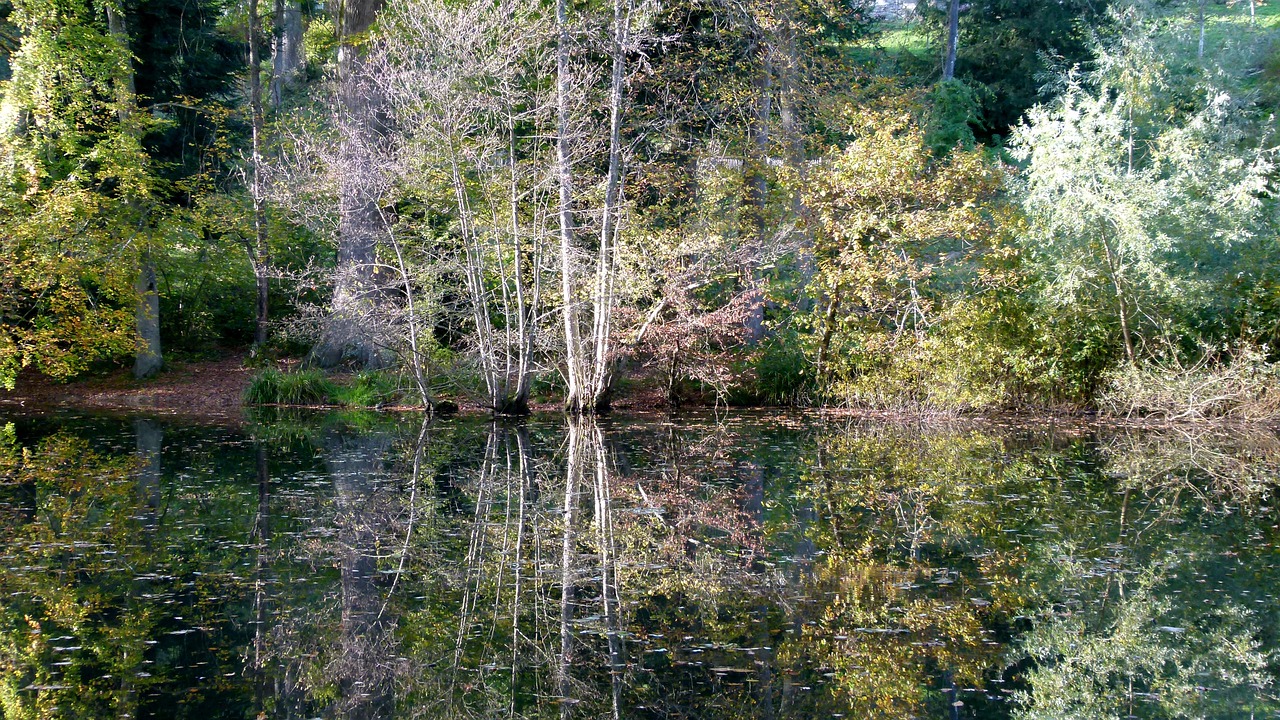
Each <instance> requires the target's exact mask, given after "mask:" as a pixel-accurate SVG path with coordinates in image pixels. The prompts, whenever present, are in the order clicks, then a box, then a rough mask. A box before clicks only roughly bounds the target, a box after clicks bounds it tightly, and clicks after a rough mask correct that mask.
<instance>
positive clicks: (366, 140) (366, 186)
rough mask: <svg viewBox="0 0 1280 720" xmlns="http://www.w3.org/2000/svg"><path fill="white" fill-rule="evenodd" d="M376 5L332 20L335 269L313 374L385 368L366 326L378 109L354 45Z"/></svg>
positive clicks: (355, 0)
mask: <svg viewBox="0 0 1280 720" xmlns="http://www.w3.org/2000/svg"><path fill="white" fill-rule="evenodd" d="M382 6H383V0H347V2H345V3H343V5H342V6H341V7H342V16H341V18H340V23H339V24H340V28H339V31H340V38H341V44H340V45H339V47H338V77H339V85H340V88H339V93H340V96H341V105H342V107H341V114H342V117H341V120H340V122H341V124H342V125H343V126H344V127H343V139H342V141H341V142H342V147H341V149H340V151H339V154H340V156H341V160H340V163H341V173H342V177H341V178H340V179H339V183H338V185H339V187H338V194H339V213H340V217H339V220H338V262H337V269H336V277H335V279H334V291H333V302H332V306H331V308H330V313H329V317H328V318H327V320H326V322H325V327H324V328H323V329H322V331H321V338H320V342H319V343H318V344H317V345H316V347H315V348H313V349H312V351H311V357H310V359H309V360H310V362H311V363H312V364H315V365H319V366H321V367H336V366H338V365H351V366H356V367H364V368H377V367H382V366H384V365H386V364H387V358H386V351H385V350H384V349H383V348H380V347H379V346H378V343H377V341H376V336H375V334H374V327H373V326H372V323H370V322H369V320H368V317H367V315H368V313H369V308H370V306H371V304H372V303H373V302H375V301H376V298H375V297H374V294H375V283H374V277H373V275H374V272H373V269H374V260H375V257H376V253H375V248H376V245H377V238H378V236H379V234H380V233H381V232H382V231H383V228H384V218H383V217H382V209H381V208H380V207H379V206H378V197H377V195H376V193H375V192H374V188H373V187H371V185H373V183H372V182H371V181H370V178H369V175H370V174H371V173H374V172H376V168H373V167H370V158H369V156H368V151H367V144H371V143H373V142H375V141H376V140H377V138H379V136H381V135H382V133H383V128H382V125H383V119H382V115H383V113H382V108H381V103H380V102H379V99H378V98H377V97H376V95H375V93H374V92H373V90H372V88H371V83H369V82H367V81H366V80H365V79H364V78H363V77H362V70H363V65H364V62H363V58H362V57H361V52H360V49H359V48H360V45H361V43H362V42H363V40H364V38H365V35H366V34H367V32H368V30H369V28H370V27H371V26H372V25H373V20H374V18H375V17H376V16H377V14H378V12H379V11H380V10H381V9H382Z"/></svg>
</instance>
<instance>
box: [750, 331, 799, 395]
mask: <svg viewBox="0 0 1280 720" xmlns="http://www.w3.org/2000/svg"><path fill="white" fill-rule="evenodd" d="M750 362H751V368H750V369H751V373H750V375H753V376H754V378H753V380H754V381H753V382H752V383H751V384H749V385H748V386H746V387H745V388H742V389H741V390H740V391H739V392H737V393H736V394H735V395H736V396H737V397H735V398H733V399H734V401H735V402H744V403H745V402H748V401H749V402H753V403H763V404H766V405H801V404H804V402H806V401H807V400H808V399H809V396H810V395H811V390H812V389H813V373H812V371H811V370H810V368H809V362H808V360H806V358H805V356H804V351H803V349H802V346H801V343H800V340H799V339H798V338H797V337H795V335H794V333H792V334H789V335H780V336H776V337H771V338H769V339H767V340H765V341H764V342H763V343H761V344H760V347H759V349H758V350H757V351H756V352H755V353H754V354H753V355H752V357H751V361H750Z"/></svg>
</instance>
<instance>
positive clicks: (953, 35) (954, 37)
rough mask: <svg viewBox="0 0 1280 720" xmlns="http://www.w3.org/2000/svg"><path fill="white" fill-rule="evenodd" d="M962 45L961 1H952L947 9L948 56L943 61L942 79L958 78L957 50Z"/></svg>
mask: <svg viewBox="0 0 1280 720" xmlns="http://www.w3.org/2000/svg"><path fill="white" fill-rule="evenodd" d="M959 45H960V0H951V3H950V4H949V5H948V7H947V56H946V58H944V59H943V61H942V79H943V80H944V81H946V80H950V79H952V78H954V77H955V76H956V50H957V49H958V48H959Z"/></svg>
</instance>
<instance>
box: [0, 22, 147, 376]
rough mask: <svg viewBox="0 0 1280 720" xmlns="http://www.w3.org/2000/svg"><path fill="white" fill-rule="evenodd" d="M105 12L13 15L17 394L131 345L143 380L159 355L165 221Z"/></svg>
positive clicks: (7, 130)
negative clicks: (21, 384)
mask: <svg viewBox="0 0 1280 720" xmlns="http://www.w3.org/2000/svg"><path fill="white" fill-rule="evenodd" d="M98 9H99V7H98V6H96V5H91V4H89V3H87V2H74V3H71V4H70V5H67V4H65V3H43V2H34V3H30V4H25V5H23V6H21V7H19V8H15V12H14V16H13V18H12V19H13V21H14V22H15V24H17V25H18V26H19V27H20V28H21V29H22V42H21V45H20V47H19V49H18V52H17V53H16V54H15V55H14V57H13V59H12V63H13V77H12V78H11V79H10V80H9V81H7V82H6V83H5V84H4V86H3V109H2V110H0V117H2V119H0V134H2V137H0V159H2V160H3V164H4V173H5V178H4V186H3V188H2V189H0V193H3V197H4V199H3V202H4V204H5V206H6V210H7V211H6V212H5V213H4V219H3V220H0V222H2V223H3V224H4V226H5V231H4V233H3V235H4V238H5V239H4V242H5V244H6V246H7V247H6V248H5V250H6V252H5V257H6V262H5V263H4V266H5V267H4V269H3V270H2V271H0V272H3V273H4V281H3V285H4V286H5V288H6V292H5V295H4V299H3V301H0V302H2V303H3V310H2V312H3V318H2V319H0V326H2V327H3V334H2V336H3V338H4V339H3V340H0V352H3V361H2V362H0V367H3V371H0V380H3V384H4V385H6V386H9V387H12V385H13V382H14V378H15V376H16V373H17V371H18V370H19V369H20V368H22V367H26V366H29V365H34V366H36V367H37V368H39V369H41V370H43V371H45V372H47V373H49V374H51V375H53V376H55V377H68V376H70V375H74V374H75V373H76V372H79V371H80V370H83V369H84V368H85V367H86V366H87V365H88V364H89V363H90V362H93V361H94V360H97V359H105V358H110V357H113V356H115V355H116V354H118V353H119V352H120V351H121V350H122V349H124V348H125V347H128V348H129V349H134V348H136V349H137V350H138V353H137V354H138V363H137V364H136V366H135V372H137V373H139V374H149V373H150V372H153V371H154V369H155V368H156V367H158V363H159V360H160V357H159V332H158V324H157V322H158V314H159V308H158V298H157V295H156V292H155V281H154V265H153V264H152V262H153V261H152V260H151V259H150V250H151V248H150V245H151V243H152V238H153V237H154V236H155V234H156V232H157V228H159V227H161V226H163V224H164V222H165V219H164V212H163V209H161V208H157V207H155V206H154V204H153V201H152V200H153V190H154V186H155V179H154V177H153V175H152V174H151V168H150V163H149V160H148V157H147V154H146V152H145V151H144V149H143V147H142V138H143V136H144V134H145V130H146V127H147V125H148V123H149V118H148V117H147V116H145V115H144V114H141V113H137V112H135V97H134V92H133V69H132V59H131V56H130V53H129V49H128V35H127V32H126V27H125V24H124V19H123V17H121V16H120V15H119V14H118V13H117V9H116V8H114V7H113V8H110V12H109V13H108V16H109V17H108V20H109V22H108V23H107V24H106V26H104V24H103V23H102V21H101V19H100V18H101V15H99V14H98V13H97V10H98ZM125 268H132V270H131V271H126V270H125ZM130 274H131V275H132V276H133V277H132V278H131V279H130V280H129V281H128V282H127V283H125V282H124V280H125V278H126V277H127V276H128V275H130ZM135 300H136V303H135ZM135 304H136V308H135V312H134V319H133V322H131V323H130V325H132V327H127V328H126V327H125V326H124V325H123V324H122V323H123V319H124V317H125V315H124V314H123V313H122V310H123V308H124V307H127V306H129V305H135ZM135 341H136V342H135Z"/></svg>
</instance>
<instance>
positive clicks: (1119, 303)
mask: <svg viewBox="0 0 1280 720" xmlns="http://www.w3.org/2000/svg"><path fill="white" fill-rule="evenodd" d="M1102 249H1103V251H1104V252H1105V253H1106V258H1107V270H1108V272H1110V274H1111V286H1112V287H1113V288H1114V289H1115V291H1116V309H1117V311H1118V312H1119V313H1120V333H1121V334H1122V335H1123V336H1124V354H1125V358H1126V359H1128V361H1129V364H1130V365H1133V364H1134V363H1135V362H1137V353H1136V352H1135V351H1134V347H1133V334H1132V333H1131V332H1130V331H1129V302H1128V299H1127V298H1126V297H1125V292H1124V283H1123V281H1121V279H1120V267H1119V265H1120V261H1119V259H1118V258H1116V256H1115V254H1114V253H1113V252H1111V243H1109V242H1107V241H1106V240H1105V239H1104V240H1103V241H1102Z"/></svg>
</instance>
